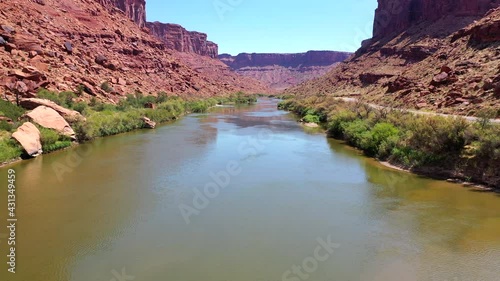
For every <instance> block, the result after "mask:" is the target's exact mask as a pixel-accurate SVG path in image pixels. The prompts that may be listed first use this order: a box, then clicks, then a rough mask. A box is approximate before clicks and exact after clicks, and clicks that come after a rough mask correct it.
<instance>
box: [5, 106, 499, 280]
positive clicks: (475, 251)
mask: <svg viewBox="0 0 500 281" xmlns="http://www.w3.org/2000/svg"><path fill="white" fill-rule="evenodd" d="M276 104H277V101H276V100H270V99H262V100H260V101H259V103H258V104H256V105H254V106H246V107H237V108H234V107H224V108H216V109H214V110H213V111H212V112H210V113H208V114H202V115H190V116H187V117H185V118H183V119H181V120H179V121H177V122H175V123H172V124H166V125H164V126H161V127H159V128H157V129H156V130H144V131H137V132H133V133H129V134H123V135H119V136H114V137H108V138H103V139H99V140H96V141H95V142H92V143H88V144H84V145H81V146H78V147H75V148H71V149H69V150H65V151H61V152H57V153H53V154H50V155H43V156H41V157H39V158H37V159H33V160H29V161H24V162H21V163H17V164H14V165H10V166H8V167H3V168H0V175H1V177H0V179H1V180H2V181H3V183H2V184H1V186H2V189H1V191H0V199H1V200H0V207H1V211H0V225H1V226H2V227H1V228H0V254H1V255H0V259H1V260H2V262H1V264H2V266H1V268H0V280H2V281H3V280H5V281H10V280H13V281H17V280H19V281H67V280H69V281H126V280H137V281H162V280H171V281H200V280H204V281H273V280H290V281H298V280H322V281H327V280H328V281H365V280H366V281H368V280H369V281H379V280H380V281H392V280H394V281H396V280H397V281H416V280H418V281H420V280H436V281H438V280H439V281H479V280H484V281H497V280H500V196H498V195H497V194H492V193H481V192H474V191H471V190H469V189H466V188H464V187H462V186H460V185H455V184H451V183H446V182H442V181H435V180H431V179H426V178H423V177H419V176H416V175H412V174H409V173H406V172H400V171H395V170H391V169H389V168H386V167H383V166H382V165H380V164H378V163H377V162H376V161H374V160H372V159H368V158H366V157H363V156H362V155H360V153H359V152H357V151H356V150H354V149H352V148H349V147H347V146H346V145H344V144H342V143H340V142H338V141H335V140H330V139H327V138H326V137H325V135H324V134H323V133H321V132H318V131H315V130H313V129H306V128H303V127H301V125H299V124H298V123H297V122H296V120H295V119H294V117H293V115H291V114H289V113H287V112H283V111H278V110H277V109H276ZM8 169H14V170H15V172H16V187H17V199H16V200H17V202H16V203H17V205H16V214H17V218H18V221H17V223H16V273H15V274H12V273H9V272H8V271H7V269H8V265H7V261H8V258H7V255H8V254H9V251H8V246H7V241H8V240H7V235H8V233H7V232H8V229H7V228H6V226H7V171H8Z"/></svg>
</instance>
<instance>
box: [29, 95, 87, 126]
mask: <svg viewBox="0 0 500 281" xmlns="http://www.w3.org/2000/svg"><path fill="white" fill-rule="evenodd" d="M20 104H21V106H22V107H24V108H26V109H29V110H33V109H35V108H37V107H39V106H46V107H49V108H52V109H53V110H55V111H57V113H59V114H60V115H61V116H62V117H63V118H64V119H66V121H68V122H71V123H72V122H76V121H79V120H81V121H85V117H83V116H82V115H81V114H80V112H78V111H75V110H71V109H67V108H64V107H62V106H60V105H58V104H56V103H55V102H53V101H50V100H45V99H37V98H27V99H22V100H21V102H20Z"/></svg>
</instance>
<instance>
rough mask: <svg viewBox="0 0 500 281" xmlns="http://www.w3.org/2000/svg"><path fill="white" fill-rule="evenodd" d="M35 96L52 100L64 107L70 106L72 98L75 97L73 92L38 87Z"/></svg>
mask: <svg viewBox="0 0 500 281" xmlns="http://www.w3.org/2000/svg"><path fill="white" fill-rule="evenodd" d="M37 96H38V97H39V98H41V99H47V100H50V101H53V102H55V103H56V104H58V105H60V106H62V107H66V108H71V107H72V106H73V99H74V98H75V97H76V95H75V93H73V92H60V93H55V92H51V91H49V90H47V89H40V90H39V91H38V94H37Z"/></svg>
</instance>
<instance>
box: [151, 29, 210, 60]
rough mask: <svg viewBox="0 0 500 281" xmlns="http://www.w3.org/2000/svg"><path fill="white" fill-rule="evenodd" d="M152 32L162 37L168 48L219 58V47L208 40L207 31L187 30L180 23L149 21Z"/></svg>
mask: <svg viewBox="0 0 500 281" xmlns="http://www.w3.org/2000/svg"><path fill="white" fill-rule="evenodd" d="M147 27H148V28H149V30H150V32H151V33H152V34H153V35H155V36H157V37H158V38H160V39H161V40H162V41H163V42H164V43H165V45H166V46H167V48H170V49H174V50H177V51H179V52H184V53H194V54H198V55H202V56H208V57H211V58H217V55H218V54H219V47H218V46H217V44H215V43H214V42H211V41H208V40H207V35H206V34H205V33H201V32H196V31H187V30H186V29H185V28H184V27H182V26H180V25H178V24H172V23H161V22H157V21H156V22H148V23H147Z"/></svg>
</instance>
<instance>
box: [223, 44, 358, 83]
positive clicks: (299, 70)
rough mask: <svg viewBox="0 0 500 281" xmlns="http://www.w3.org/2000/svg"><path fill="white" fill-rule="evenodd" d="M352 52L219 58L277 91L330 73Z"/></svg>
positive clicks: (224, 56) (238, 71)
mask: <svg viewBox="0 0 500 281" xmlns="http://www.w3.org/2000/svg"><path fill="white" fill-rule="evenodd" d="M350 55H351V54H350V53H344V52H334V51H309V52H307V53H300V54H246V53H243V54H239V55H237V56H235V57H234V56H231V55H228V54H223V55H220V56H219V59H220V60H221V61H222V62H224V63H225V64H226V65H228V66H230V67H231V68H232V69H233V70H234V71H236V72H237V73H239V74H241V75H244V76H248V77H252V78H255V79H257V80H259V81H261V82H263V83H265V84H267V85H269V86H270V87H271V88H273V89H275V90H283V89H286V88H288V87H290V86H294V85H297V84H299V83H301V82H303V81H306V80H309V79H313V78H317V77H319V76H322V75H324V74H326V73H327V72H328V71H329V70H331V69H332V68H333V67H335V65H337V64H338V63H340V62H341V61H344V60H345V59H347V58H348V57H349V56H350Z"/></svg>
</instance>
